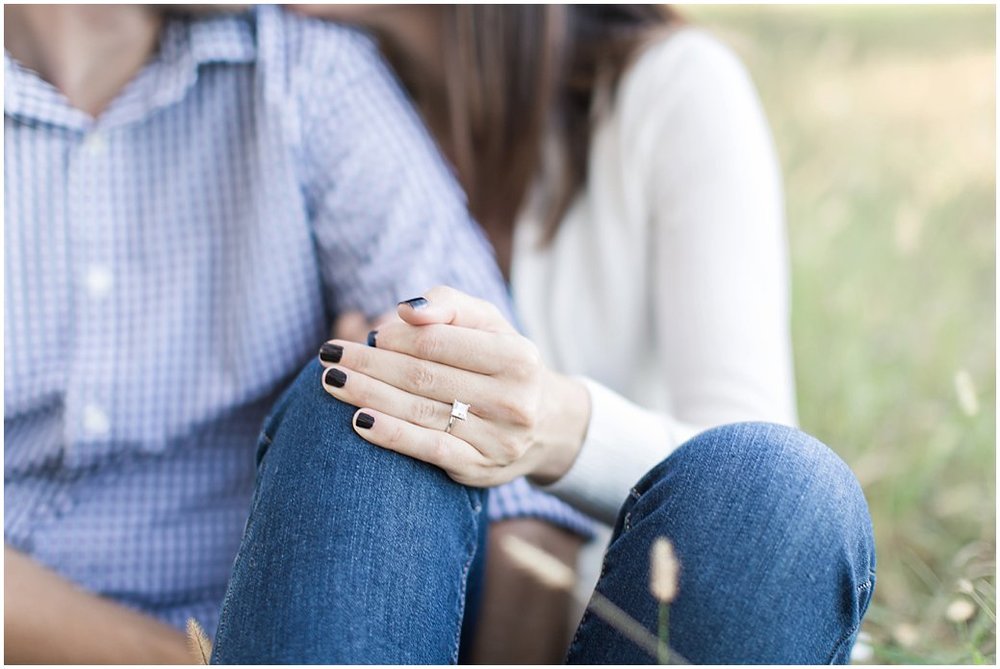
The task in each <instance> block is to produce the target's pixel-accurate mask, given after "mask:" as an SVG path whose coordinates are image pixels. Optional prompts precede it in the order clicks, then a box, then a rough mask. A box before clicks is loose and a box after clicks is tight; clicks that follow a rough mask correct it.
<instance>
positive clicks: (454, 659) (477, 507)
mask: <svg viewBox="0 0 1000 669" xmlns="http://www.w3.org/2000/svg"><path fill="white" fill-rule="evenodd" d="M468 497H469V501H470V503H472V504H473V511H474V512H475V513H476V515H477V516H479V518H478V519H477V520H478V522H480V523H481V522H483V521H484V518H482V517H481V512H482V505H481V504H476V503H475V502H473V499H472V497H473V495H472V494H469V495H468ZM474 529H475V530H476V532H474V533H473V536H475V535H477V534H478V529H479V528H478V526H477V527H475V528H474ZM471 546H472V550H470V551H468V558H467V559H466V561H465V565H464V566H463V567H462V587H461V589H460V590H459V595H460V596H459V605H458V620H459V621H461V620H462V619H463V618H465V605H466V601H465V598H466V596H467V594H468V590H469V572H470V571H471V570H472V563H473V562H474V561H475V559H476V551H477V550H478V542H477V541H475V540H473V542H472V544H471ZM461 650H462V625H461V624H459V625H458V628H457V631H456V633H455V639H454V641H453V643H452V650H451V663H452V664H458V656H459V653H460V652H461Z"/></svg>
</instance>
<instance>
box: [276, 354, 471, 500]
mask: <svg viewBox="0 0 1000 669" xmlns="http://www.w3.org/2000/svg"><path fill="white" fill-rule="evenodd" d="M322 374H323V367H322V365H320V364H319V362H318V361H315V360H314V361H311V362H310V363H309V364H307V365H306V366H305V368H304V369H303V370H302V371H301V372H300V374H299V376H298V377H297V378H296V379H295V381H294V382H293V383H292V384H291V385H290V386H289V387H288V389H287V390H285V392H284V393H283V394H282V395H281V397H280V398H279V399H278V401H277V402H276V403H275V405H274V407H273V409H272V410H271V413H270V415H269V416H268V417H267V419H266V420H265V421H264V427H263V429H262V430H261V434H260V439H259V442H258V448H257V465H258V477H260V475H261V470H262V469H263V468H264V467H265V466H267V465H268V463H269V462H270V463H274V462H276V461H279V460H280V462H281V466H282V470H283V471H282V472H281V473H280V474H279V473H278V472H275V474H277V475H279V476H281V478H287V479H289V480H290V483H292V484H293V485H296V486H301V485H302V483H303V480H302V478H301V476H302V475H303V474H308V475H309V476H310V477H311V476H313V475H316V474H324V473H325V474H333V473H334V470H336V472H337V474H338V476H337V478H338V479H340V480H341V481H342V482H346V480H345V479H346V477H350V476H359V477H361V478H362V479H363V480H358V481H356V484H357V485H361V486H364V489H365V490H366V491H367V492H368V493H369V494H373V493H375V492H376V491H377V489H378V488H379V485H380V483H386V482H392V481H397V482H398V481H399V480H400V479H405V480H406V482H407V485H408V486H414V485H419V484H420V482H421V481H422V480H426V481H427V483H428V484H430V485H435V486H438V485H440V486H445V487H455V488H463V489H465V490H466V491H467V494H468V495H469V499H470V502H471V503H472V506H473V507H474V509H475V511H476V512H478V511H479V510H480V508H481V501H482V498H481V494H482V493H481V491H479V490H475V489H471V488H464V486H459V485H458V484H457V483H455V482H454V481H452V480H451V479H450V478H448V476H447V475H445V473H444V472H443V471H442V470H441V469H440V468H438V467H434V466H432V465H428V464H427V463H424V462H421V461H418V460H414V459H413V458H410V457H407V456H405V455H400V454H399V453H395V452H393V451H389V450H386V449H383V448H380V447H378V446H376V445H374V444H371V443H369V442H367V441H365V440H364V439H362V438H361V437H360V436H358V434H357V433H356V432H355V431H354V428H353V426H352V421H353V416H354V412H355V411H356V407H353V406H351V405H349V404H346V403H344V402H342V401H341V400H338V399H337V398H335V397H333V396H332V395H330V394H329V393H327V392H326V391H325V390H324V389H323V387H322V382H321V376H322ZM275 449H278V450H280V451H288V452H285V453H275V452H274V451H275ZM373 501H374V500H373Z"/></svg>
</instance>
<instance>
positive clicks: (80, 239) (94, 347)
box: [65, 129, 119, 465]
mask: <svg viewBox="0 0 1000 669" xmlns="http://www.w3.org/2000/svg"><path fill="white" fill-rule="evenodd" d="M110 168H111V165H110V161H109V137H108V136H107V134H106V133H105V132H104V131H102V130H100V129H95V130H93V131H91V132H90V133H89V134H87V135H85V136H84V137H83V138H82V139H81V141H80V143H79V144H78V145H77V146H76V147H75V149H74V150H73V152H72V154H71V156H70V164H69V181H68V188H67V197H68V208H67V214H68V228H69V235H70V248H71V249H72V258H73V261H72V262H73V270H72V271H73V277H74V287H73V312H74V326H75V328H76V331H75V334H74V341H73V346H74V349H73V356H72V360H71V363H70V366H69V378H68V379H67V398H66V410H67V419H68V420H67V434H66V440H65V444H66V461H67V463H68V464H71V465H72V464H85V463H87V462H89V461H90V460H91V459H92V458H97V457H99V456H100V454H101V452H103V451H105V450H108V449H107V443H108V440H109V438H110V437H111V436H112V433H113V429H114V424H113V413H112V407H113V401H114V393H115V388H114V381H113V378H111V377H110V376H109V372H111V371H112V370H114V368H115V364H114V363H115V360H114V356H115V352H116V351H117V350H118V347H119V341H118V332H117V328H118V319H117V318H116V316H117V313H116V300H115V299H114V295H113V292H114V289H115V281H114V279H115V276H114V267H115V263H114V250H115V245H114V243H115V230H114V223H115V211H114V205H113V197H112V195H113V194H112V192H111V188H112V186H113V183H114V182H113V180H112V178H111V177H112V175H111V170H110Z"/></svg>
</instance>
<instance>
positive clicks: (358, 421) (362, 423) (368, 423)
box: [354, 413, 375, 430]
mask: <svg viewBox="0 0 1000 669" xmlns="http://www.w3.org/2000/svg"><path fill="white" fill-rule="evenodd" d="M354 424H355V425H357V426H358V427H360V428H361V429H362V430H370V429H372V425H374V424H375V416H370V415H368V414H366V413H359V414H358V417H357V418H355V419H354Z"/></svg>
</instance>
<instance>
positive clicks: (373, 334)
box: [368, 330, 378, 348]
mask: <svg viewBox="0 0 1000 669" xmlns="http://www.w3.org/2000/svg"><path fill="white" fill-rule="evenodd" d="M376 337H378V330H372V331H371V332H369V333H368V345H369V346H371V347H372V348H375V338H376Z"/></svg>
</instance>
